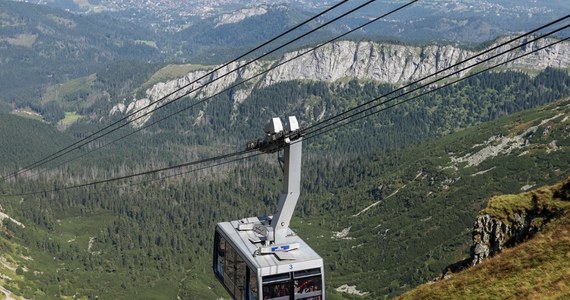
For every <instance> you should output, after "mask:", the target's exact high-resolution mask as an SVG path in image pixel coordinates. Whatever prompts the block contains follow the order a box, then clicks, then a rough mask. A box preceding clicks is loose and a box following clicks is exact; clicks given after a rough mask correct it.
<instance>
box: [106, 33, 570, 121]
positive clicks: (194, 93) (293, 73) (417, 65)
mask: <svg viewBox="0 0 570 300" xmlns="http://www.w3.org/2000/svg"><path fill="white" fill-rule="evenodd" d="M503 41H504V40H503ZM501 42H502V40H498V41H497V42H496V44H499V43H501ZM551 42H553V40H548V39H546V40H539V41H536V42H532V43H529V44H528V45H526V46H524V47H519V48H518V49H517V50H516V51H513V52H509V53H508V54H506V55H504V56H501V57H499V58H498V59H494V60H491V61H490V62H489V63H493V64H496V63H498V62H505V61H507V60H509V59H511V58H514V57H516V56H519V55H521V54H523V53H525V52H530V51H532V50H535V49H539V48H541V47H543V46H545V45H547V44H549V43H551ZM511 47H512V46H504V47H502V48H500V49H498V50H495V51H491V52H489V53H485V54H482V55H481V56H480V57H478V58H477V59H473V60H471V61H468V62H467V64H466V65H462V67H461V68H450V70H449V71H448V73H449V72H457V74H456V76H459V77H460V76H464V75H465V74H467V73H468V72H469V71H470V70H471V67H470V66H471V65H472V64H474V63H476V62H480V61H483V60H485V59H487V58H490V57H492V56H493V55H495V54H497V53H500V52H502V51H504V50H508V49H510V48H511ZM309 50H310V49H304V50H299V51H294V52H289V53H286V54H284V55H283V56H282V57H281V58H280V59H279V60H276V61H263V62H260V61H255V62H252V63H249V62H245V61H242V62H234V63H230V64H228V65H227V66H224V67H212V70H216V69H219V70H216V71H215V72H212V73H211V74H209V73H210V72H209V71H204V70H200V71H193V72H190V73H188V74H187V75H186V76H185V77H183V78H179V79H175V80H171V81H168V82H165V83H157V84H156V85H154V86H153V87H151V88H149V89H148V90H146V97H145V98H144V99H133V101H132V102H131V103H118V104H117V106H116V107H114V108H113V109H112V110H111V111H110V114H116V113H121V114H124V113H132V111H133V110H132V109H129V108H134V107H140V105H141V104H144V103H155V102H157V101H160V104H159V105H162V104H163V103H166V102H168V101H172V100H173V99H176V98H177V97H180V96H182V95H185V94H189V96H190V97H192V98H196V99H203V98H205V97H210V96H213V95H215V94H217V93H220V92H222V91H224V90H225V89H227V88H229V87H232V90H233V93H232V95H231V96H230V97H231V99H230V100H231V101H233V102H234V104H235V105H236V106H237V105H239V104H240V103H242V102H243V101H247V97H248V96H249V95H250V93H251V91H252V90H253V89H254V88H264V87H268V86H271V85H274V84H277V83H280V82H285V81H292V80H312V81H325V82H335V81H337V80H342V79H346V78H350V79H359V80H372V81H376V82H379V83H390V84H401V83H405V82H409V81H413V80H418V79H422V78H424V77H426V76H429V75H431V74H433V73H435V72H437V71H441V70H443V69H446V68H449V67H451V66H453V65H454V64H456V63H458V62H461V61H463V60H465V59H467V58H469V57H472V56H474V55H476V54H477V52H474V51H470V50H466V49H462V48H459V47H455V46H452V45H438V44H433V45H428V46H424V47H419V46H404V45H395V44H387V43H376V42H368V41H362V42H354V41H338V42H335V43H331V44H327V45H325V46H323V47H320V48H318V49H316V50H312V51H309ZM507 66H508V67H512V68H521V69H544V68H546V67H555V68H568V67H570V42H562V43H558V44H556V45H554V46H551V47H549V48H546V49H544V50H541V51H539V52H536V53H534V54H533V55H528V56H525V57H522V58H520V59H518V60H516V61H514V62H511V63H509V64H508V65H507ZM463 68H465V69H464V70H460V69H463ZM261 72H265V73H263V74H260V73H261ZM448 73H446V74H448ZM442 75H443V74H442ZM433 79H434V78H430V79H429V80H433ZM243 81H247V85H245V87H244V85H239V86H237V84H239V83H241V82H243ZM426 83H427V82H426ZM204 85H205V87H203V86H204ZM202 87H203V88H202ZM141 100H143V101H141ZM147 100H150V102H147ZM156 106H157V105H155V104H148V105H146V106H145V107H146V108H140V109H138V110H140V114H139V113H137V114H136V116H134V117H131V121H132V120H133V119H134V118H137V120H136V121H135V122H133V125H134V126H135V127H140V126H143V125H144V124H145V123H146V122H147V121H148V119H149V118H150V113H149V114H146V112H150V111H151V110H152V109H154V108H155V107H156ZM125 108H126V109H125Z"/></svg>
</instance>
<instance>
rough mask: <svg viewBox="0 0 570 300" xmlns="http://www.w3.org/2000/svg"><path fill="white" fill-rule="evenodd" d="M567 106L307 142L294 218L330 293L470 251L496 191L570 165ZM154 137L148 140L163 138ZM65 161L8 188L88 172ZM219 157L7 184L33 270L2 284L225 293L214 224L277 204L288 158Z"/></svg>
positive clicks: (410, 273)
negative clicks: (155, 168)
mask: <svg viewBox="0 0 570 300" xmlns="http://www.w3.org/2000/svg"><path fill="white" fill-rule="evenodd" d="M569 109H570V103H569V100H568V99H565V100H561V101H558V102H555V103H552V104H549V105H547V106H543V107H538V108H536V109H532V110H528V111H524V112H520V113H517V114H513V115H509V116H506V117H502V118H500V119H498V120H495V121H493V122H489V123H485V124H482V125H480V126H477V127H473V128H468V129H464V130H459V131H458V132H456V133H452V134H449V135H446V136H444V137H442V138H439V139H434V140H431V141H428V142H425V143H421V144H417V145H414V146H410V147H405V148H392V150H379V149H374V148H368V151H366V152H362V151H361V152H358V153H357V152H355V153H353V155H350V154H344V155H338V154H336V155H335V154H333V153H327V152H324V151H322V150H319V148H318V147H316V146H317V145H319V144H322V141H319V142H316V143H308V145H307V147H305V149H306V151H308V152H306V153H305V154H304V155H305V161H304V162H303V181H302V182H303V190H304V191H303V195H302V199H301V202H300V203H299V205H298V209H297V211H296V214H295V217H294V218H293V225H292V226H293V228H294V229H295V231H296V232H297V233H298V234H300V235H301V236H302V237H303V238H304V239H305V240H306V241H307V242H308V243H309V244H310V245H311V246H312V247H313V248H314V249H316V251H318V252H319V253H320V255H321V256H322V257H323V258H324V260H325V264H326V272H327V286H328V290H327V293H328V294H329V295H331V297H336V298H344V297H346V298H351V297H356V296H354V295H352V296H351V294H349V293H361V294H367V295H369V297H372V298H380V297H383V296H395V295H398V294H400V293H402V292H404V291H406V290H408V289H410V288H412V287H414V286H416V285H418V284H420V283H424V282H427V281H428V280H431V279H433V278H434V277H435V276H436V275H437V274H439V273H440V272H442V271H443V270H444V269H445V268H446V267H447V266H449V265H450V264H453V263H454V262H457V261H459V260H460V259H463V258H464V257H465V256H466V255H468V254H469V249H470V248H471V243H470V241H471V233H472V228H473V220H475V218H476V216H477V213H478V211H479V210H480V209H481V208H483V207H484V206H485V203H486V199H488V198H489V197H490V196H492V195H497V194H503V193H515V192H517V191H520V190H521V189H523V190H526V189H528V188H529V186H542V185H544V184H553V183H555V182H558V181H560V180H561V179H562V178H564V177H566V176H567V172H566V171H565V170H568V159H567V157H568V153H567V152H568V145H569V140H568V139H569V135H568V132H567V131H568V130H567V128H568V126H569V123H568V122H569V121H568V120H569V118H570V111H569ZM256 131H261V130H256ZM350 132H351V133H352V132H354V131H350ZM170 134H174V132H172V133H170ZM180 138H182V137H178V139H180ZM338 138H340V137H338ZM152 139H154V138H150V139H149V138H148V137H147V138H146V140H147V146H146V147H144V148H143V149H140V150H142V152H145V153H152V152H154V151H155V150H153V149H155V148H154V147H156V146H152V144H150V141H151V140H152ZM325 140H326V139H325ZM350 142H351V143H356V142H355V141H350ZM165 144H171V146H168V147H164V146H163V147H162V148H164V149H165V150H166V149H167V148H170V147H172V146H174V145H172V141H169V142H168V143H165ZM135 145H138V142H136V141H135V142H134V143H131V144H130V146H131V147H132V146H135ZM181 147H182V149H188V148H187V147H188V146H181ZM131 149H132V150H133V151H136V149H135V148H131ZM183 151H187V150H183ZM142 152H141V153H142ZM132 153H137V152H132ZM180 153H184V152H180ZM125 155H128V154H127V153H125V154H121V156H122V157H126V156H125ZM128 157H129V160H133V159H136V157H137V155H132V154H131V155H129V156H128ZM149 157H151V156H149V155H148V154H147V155H146V156H143V157H141V158H144V159H145V160H147V161H149V160H150V159H149ZM117 158H120V157H117ZM474 158H477V159H476V160H474ZM105 161H106V159H101V160H100V162H99V164H100V165H101V166H103V164H104V162H105ZM78 166H81V164H78ZM116 166H119V164H117V165H115V164H112V165H111V167H110V166H108V168H110V169H113V170H116V171H118V172H119V171H120V169H119V168H117V167H116ZM67 170H69V171H70V172H73V174H77V175H74V176H73V177H69V174H59V175H57V176H55V177H51V178H50V179H47V178H46V179H39V180H25V181H22V183H21V185H8V184H6V183H0V190H2V191H4V193H14V192H19V191H29V189H30V188H32V189H45V188H52V187H53V186H54V185H56V186H59V185H60V184H61V183H59V182H60V181H63V180H64V179H65V178H67V180H77V179H74V178H79V174H81V171H80V167H68V168H67ZM86 171H88V172H87V173H89V169H87V170H86ZM212 171H213V172H199V173H190V174H192V175H190V176H187V177H185V178H179V179H176V178H173V179H172V180H170V181H168V182H166V181H164V182H163V181H146V180H143V181H142V182H124V184H121V185H105V187H104V188H100V187H94V188H88V189H79V190H70V191H67V192H60V193H56V194H51V193H45V194H39V195H36V196H26V197H23V199H24V200H23V201H22V197H7V198H6V197H4V198H3V202H2V208H3V212H4V213H5V214H7V215H9V216H10V217H11V218H13V219H14V220H17V221H18V222H21V223H22V224H24V225H25V226H26V227H25V228H23V227H21V226H18V225H14V224H12V223H14V222H9V221H6V220H5V221H4V224H5V228H7V230H6V229H4V230H3V233H2V235H1V239H3V240H7V241H6V243H8V244H14V245H13V246H10V249H22V250H19V251H20V252H19V254H17V253H18V252H17V250H11V251H14V252H6V253H13V254H10V259H9V261H10V264H9V266H10V267H11V268H13V269H18V267H20V268H21V269H22V271H21V272H19V273H20V275H18V274H16V271H5V273H3V274H5V275H6V276H8V277H10V278H12V279H11V280H10V281H4V284H3V286H4V287H5V288H6V289H7V290H9V291H10V292H12V293H15V294H16V295H21V296H24V297H26V298H38V297H41V298H51V296H46V295H59V296H65V295H73V294H75V295H77V296H92V297H95V296H99V297H105V298H108V297H112V298H117V299H120V298H128V297H133V296H137V297H138V296H140V297H148V298H152V299H164V298H172V297H176V296H177V295H178V296H180V297H182V298H184V297H200V298H207V299H211V298H217V297H220V296H224V291H223V289H221V286H220V285H219V284H217V283H216V282H215V280H214V279H213V276H212V275H211V271H210V267H209V259H210V258H209V256H210V255H211V249H210V246H209V245H211V238H212V237H211V233H212V232H213V226H214V224H215V223H216V222H217V221H220V220H231V219H236V218H241V217H244V216H253V215H261V214H266V213H270V212H271V211H272V208H273V206H274V205H275V202H274V199H276V195H277V193H278V190H279V178H280V177H279V176H280V172H281V171H280V169H279V166H278V164H277V163H268V162H267V161H259V162H253V161H252V162H247V163H245V164H240V165H237V166H227V167H224V168H223V169H222V170H215V169H214V170H212ZM91 172H95V173H97V174H100V175H98V176H104V175H102V174H104V173H105V172H104V171H103V169H94V170H92V171H91ZM260 174H263V176H260ZM76 176H77V177H76ZM82 176H84V175H82ZM6 247H8V246H6ZM23 247H25V248H23ZM4 255H6V254H4ZM7 260H8V258H7ZM3 272H4V271H3ZM51 274H58V277H55V276H51ZM16 275H18V276H16ZM56 282H59V284H56ZM198 295H200V296H198ZM54 297H55V296H54Z"/></svg>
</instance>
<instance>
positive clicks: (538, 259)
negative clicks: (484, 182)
mask: <svg viewBox="0 0 570 300" xmlns="http://www.w3.org/2000/svg"><path fill="white" fill-rule="evenodd" d="M569 196H570V178H567V179H566V180H564V181H563V182H561V183H559V184H556V185H554V186H548V187H543V188H540V189H539V190H536V191H532V192H530V193H524V194H518V195H509V196H497V197H494V198H493V199H491V200H489V203H488V205H487V207H486V208H485V210H484V211H482V212H481V213H488V214H490V215H491V216H492V217H498V218H503V217H504V216H508V217H514V213H513V212H514V211H525V210H526V211H528V210H529V204H530V203H529V202H530V201H529V198H532V199H533V200H532V202H536V203H535V204H534V206H535V207H536V208H538V209H539V210H540V211H542V212H543V213H545V214H549V215H550V216H551V217H552V219H553V220H552V221H550V222H549V223H548V224H546V225H544V226H543V228H542V229H541V230H540V232H539V233H538V234H536V235H535V236H534V237H533V238H531V239H530V240H529V241H526V242H523V243H522V244H520V245H518V246H515V247H513V248H510V249H506V250H504V251H503V252H502V253H501V254H499V255H497V256H495V257H493V258H490V259H488V260H487V261H484V262H483V263H481V264H479V265H477V266H475V267H472V268H469V269H467V270H465V271H462V272H460V273H457V274H452V275H451V277H450V278H448V279H444V280H440V281H437V282H435V283H429V284H425V285H422V286H420V287H418V288H416V289H414V290H412V291H410V292H407V293H405V294H404V295H403V296H402V297H401V298H402V299H457V298H461V299H489V298H503V299H506V298H525V299H538V298H540V299H565V298H568V297H570V284H569V283H568V281H567V280H566V279H567V278H568V277H569V276H570V263H569V261H568V254H569V253H570V235H569V233H570V210H569V208H570V197H569ZM531 206H532V205H531ZM505 214H506V215H505Z"/></svg>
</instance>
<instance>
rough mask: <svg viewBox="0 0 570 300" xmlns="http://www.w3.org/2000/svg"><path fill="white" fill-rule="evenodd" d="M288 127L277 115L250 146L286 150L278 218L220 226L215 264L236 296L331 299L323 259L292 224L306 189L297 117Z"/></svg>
mask: <svg viewBox="0 0 570 300" xmlns="http://www.w3.org/2000/svg"><path fill="white" fill-rule="evenodd" d="M285 125H286V126H285V129H284V128H283V123H282V122H281V120H280V119H279V118H273V119H272V120H271V122H270V123H269V124H268V125H267V126H266V128H265V132H266V137H265V139H263V140H258V141H255V142H252V143H249V144H248V145H247V149H249V150H252V149H257V150H259V151H262V152H266V153H272V152H277V151H280V150H281V149H283V152H284V154H283V159H284V179H283V189H282V191H281V193H280V195H279V204H278V206H277V209H276V211H275V213H274V214H273V216H269V217H251V218H245V219H241V220H234V221H230V222H221V223H218V224H217V226H216V232H215V237H214V253H213V264H212V268H213V271H214V274H215V275H216V277H217V278H218V280H219V281H220V282H221V283H222V285H224V287H225V288H226V289H227V291H228V292H229V293H230V295H232V297H233V298H234V299H236V300H242V299H274V300H286V299H307V300H323V299H325V292H324V291H325V280H324V267H323V259H322V258H321V257H320V256H319V255H318V254H317V253H316V252H315V251H314V250H313V249H311V247H309V245H307V244H306V243H305V242H304V241H303V240H302V239H301V238H300V237H299V236H298V235H296V234H295V233H294V232H293V231H292V230H291V229H290V228H289V222H290V221H291V217H292V215H293V212H294V210H295V206H296V204H297V200H298V199H299V193H300V184H301V145H302V144H301V140H302V138H301V134H300V130H299V124H298V122H297V119H296V118H295V117H289V118H288V122H287V123H286V124H285Z"/></svg>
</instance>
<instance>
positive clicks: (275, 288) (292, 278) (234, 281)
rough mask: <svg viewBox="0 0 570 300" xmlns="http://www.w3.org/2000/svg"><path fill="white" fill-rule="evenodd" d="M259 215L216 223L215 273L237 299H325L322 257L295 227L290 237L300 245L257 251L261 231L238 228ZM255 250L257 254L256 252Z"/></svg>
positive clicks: (256, 219) (254, 219)
mask: <svg viewBox="0 0 570 300" xmlns="http://www.w3.org/2000/svg"><path fill="white" fill-rule="evenodd" d="M252 222H260V221H259V219H258V218H250V219H247V220H241V221H232V222H223V223H219V224H218V225H217V227H216V235H215V239H214V261H213V266H214V274H215V275H216V277H217V278H218V279H219V280H220V282H222V284H223V285H224V286H225V287H226V289H227V290H228V292H229V293H230V294H231V295H232V296H233V298H234V299H238V300H241V299H274V300H277V299H278V300H286V299H287V300H288V299H307V300H310V299H313V300H321V299H324V290H325V286H324V284H325V281H324V269H323V259H322V258H321V257H320V256H319V255H318V254H317V253H316V252H315V251H314V250H313V249H311V248H310V247H309V246H308V245H307V244H306V243H305V242H304V241H303V240H302V239H301V238H300V237H298V236H296V235H295V234H294V233H293V232H292V231H289V233H290V235H289V236H288V237H287V240H288V242H289V243H291V244H298V246H299V248H298V249H295V250H291V251H288V252H285V251H282V252H280V251H277V252H275V253H273V254H258V253H256V251H257V250H258V249H259V248H258V247H259V243H260V242H257V241H258V240H260V238H262V237H260V236H259V234H257V233H255V232H254V231H250V230H239V229H238V228H239V225H240V224H245V223H252ZM254 253H255V254H254Z"/></svg>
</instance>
